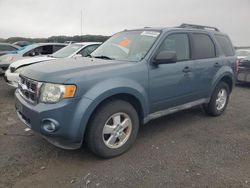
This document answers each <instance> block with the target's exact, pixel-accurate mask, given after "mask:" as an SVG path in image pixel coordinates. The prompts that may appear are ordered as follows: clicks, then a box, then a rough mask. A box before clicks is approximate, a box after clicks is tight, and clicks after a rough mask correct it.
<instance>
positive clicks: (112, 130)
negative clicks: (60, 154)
mask: <svg viewBox="0 0 250 188" xmlns="http://www.w3.org/2000/svg"><path fill="white" fill-rule="evenodd" d="M138 129H139V118H138V115H137V112H136V110H135V109H134V107H133V106H132V105H131V104H129V103H128V102H126V101H122V100H113V101H108V102H106V103H105V104H103V105H102V106H101V107H99V108H98V109H97V111H96V112H95V113H94V115H93V117H92V118H91V120H90V123H89V125H88V129H87V132H86V143H87V146H88V148H89V149H90V150H91V151H92V152H94V153H95V154H96V155H98V156H100V157H103V158H111V157H115V156H118V155H120V154H122V153H124V152H125V151H127V150H128V149H129V147H130V146H131V145H132V144H133V143H134V141H135V140H136V137H137V133H138Z"/></svg>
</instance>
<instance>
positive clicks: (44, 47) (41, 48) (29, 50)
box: [0, 43, 67, 74]
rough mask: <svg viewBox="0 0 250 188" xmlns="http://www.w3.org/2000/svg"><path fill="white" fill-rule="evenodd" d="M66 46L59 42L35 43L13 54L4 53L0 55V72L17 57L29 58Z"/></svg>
mask: <svg viewBox="0 0 250 188" xmlns="http://www.w3.org/2000/svg"><path fill="white" fill-rule="evenodd" d="M65 46H67V44H61V43H37V44H32V45H29V46H27V47H25V48H24V49H22V50H19V51H17V52H16V53H15V54H6V55H3V56H1V57H0V74H1V73H2V74H3V73H5V71H6V70H7V68H8V67H9V65H10V64H11V63H13V62H14V61H17V60H19V59H24V58H30V57H34V56H37V55H50V54H52V53H54V52H56V51H57V50H60V49H61V48H63V47H65Z"/></svg>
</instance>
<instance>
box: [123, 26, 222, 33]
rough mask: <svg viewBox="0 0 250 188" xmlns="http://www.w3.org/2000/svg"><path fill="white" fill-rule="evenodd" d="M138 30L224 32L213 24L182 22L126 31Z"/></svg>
mask: <svg viewBox="0 0 250 188" xmlns="http://www.w3.org/2000/svg"><path fill="white" fill-rule="evenodd" d="M136 30H139V31H140V30H143V31H160V32H166V31H169V30H180V31H183V30H185V31H203V32H210V33H217V34H219V33H220V34H224V33H222V32H221V31H220V30H219V29H217V28H216V27H211V26H203V25H194V24H181V25H180V26H177V27H144V28H139V29H131V30H125V31H136Z"/></svg>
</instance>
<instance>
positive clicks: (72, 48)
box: [51, 44, 83, 58]
mask: <svg viewBox="0 0 250 188" xmlns="http://www.w3.org/2000/svg"><path fill="white" fill-rule="evenodd" d="M82 46H83V45H81V44H72V45H69V46H66V47H64V48H62V49H60V50H58V51H57V52H55V53H53V54H52V55H51V57H55V58H66V57H69V56H71V55H73V54H74V53H76V52H77V51H78V50H79V49H80V48H82Z"/></svg>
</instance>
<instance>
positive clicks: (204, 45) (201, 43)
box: [193, 33, 216, 59]
mask: <svg viewBox="0 0 250 188" xmlns="http://www.w3.org/2000/svg"><path fill="white" fill-rule="evenodd" d="M193 47H194V52H193V54H194V58H195V59H207V58H213V57H216V52H215V46H214V43H213V41H212V39H211V38H210V37H209V36H208V35H206V34H201V33H194V34H193Z"/></svg>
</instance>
